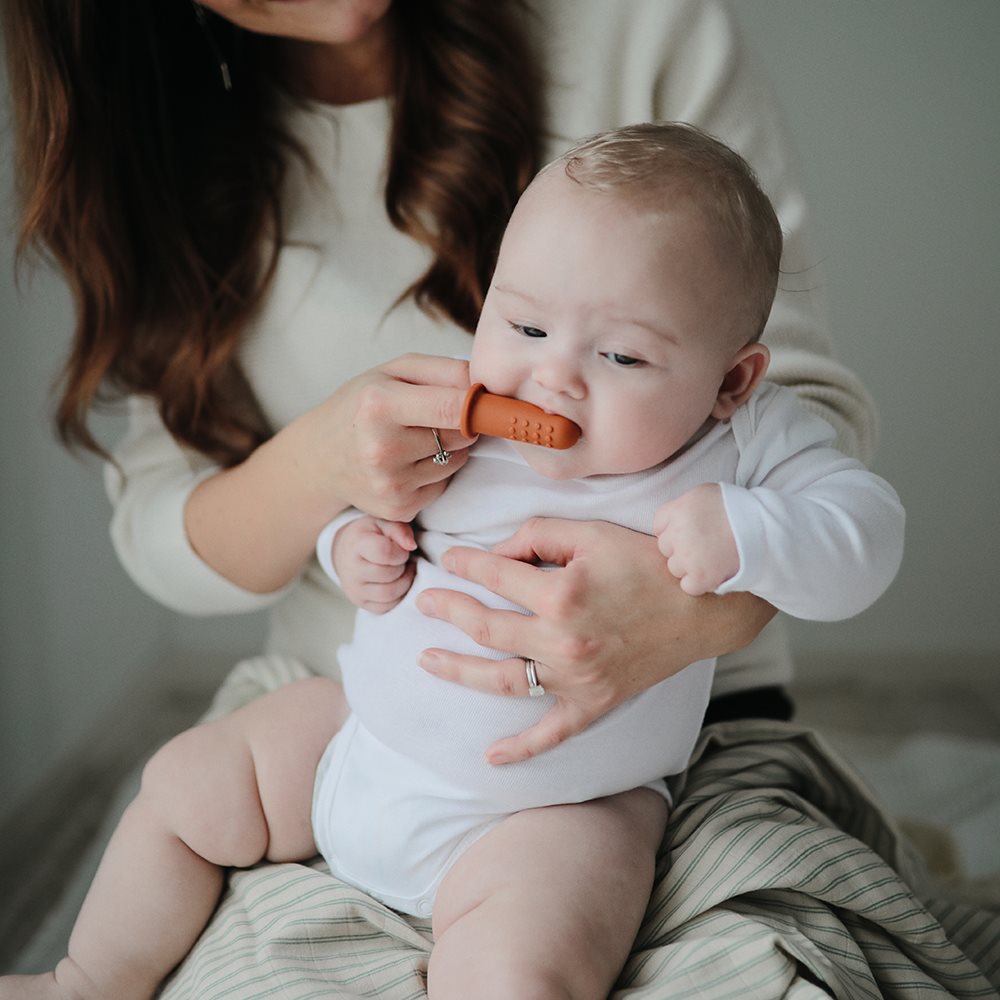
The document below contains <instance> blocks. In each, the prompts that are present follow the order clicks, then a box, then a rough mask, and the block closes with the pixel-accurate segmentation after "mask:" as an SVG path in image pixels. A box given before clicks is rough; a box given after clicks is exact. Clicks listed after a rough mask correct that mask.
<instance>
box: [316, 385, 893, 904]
mask: <svg viewBox="0 0 1000 1000" xmlns="http://www.w3.org/2000/svg"><path fill="white" fill-rule="evenodd" d="M832 441H833V431H832V429H831V428H830V427H829V425H828V424H826V423H825V422H824V421H823V420H821V419H819V418H818V417H816V416H813V415H812V414H809V413H807V412H806V411H805V410H804V409H803V408H802V406H801V404H799V402H798V401H797V399H796V397H795V394H794V393H793V392H791V391H790V390H787V389H781V388H778V387H777V386H774V385H766V386H764V387H762V388H761V389H760V390H758V392H757V393H756V394H755V395H754V396H753V398H752V399H751V400H750V401H749V402H748V403H746V404H745V405H744V406H742V407H741V408H740V409H739V410H737V412H736V413H735V414H734V415H733V417H732V418H731V420H730V421H728V422H725V423H722V424H717V425H715V426H714V427H712V428H711V429H710V430H709V431H708V432H707V433H706V434H704V435H703V436H702V437H701V438H700V439H698V440H697V441H696V442H695V443H694V444H692V445H691V446H689V447H688V448H687V449H686V450H684V451H683V452H682V453H681V454H679V455H676V456H674V457H673V458H672V459H671V460H670V461H668V462H666V463H664V464H663V465H659V466H657V467H655V468H653V469H650V470H647V471H645V472H640V473H636V474H632V475H616V476H594V477H590V478H587V479H582V480H570V481H565V480H550V479H546V478H544V477H542V476H540V475H538V474H537V473H536V472H534V471H533V470H532V469H531V468H530V466H528V464H527V463H526V462H525V461H524V459H523V458H522V457H521V455H520V454H519V453H518V452H517V451H516V449H515V448H514V447H513V446H512V445H511V444H509V443H508V442H506V441H498V440H495V439H487V438H481V439H480V441H479V442H478V443H477V444H476V445H475V446H474V449H473V455H472V458H471V459H470V460H469V462H468V464H467V465H466V466H465V467H464V468H463V469H461V470H460V471H459V472H458V473H456V475H455V476H454V477H453V479H452V480H451V482H450V483H449V486H448V488H447V490H445V492H444V494H443V495H442V496H441V497H440V498H439V499H438V500H436V501H434V502H433V503H432V504H430V505H429V506H428V507H426V508H425V509H424V510H423V511H422V512H421V514H420V516H419V519H418V526H417V527H418V531H417V540H418V543H419V546H420V549H419V551H420V555H419V557H418V558H417V560H416V564H417V574H416V577H415V579H414V582H413V585H412V586H411V588H410V590H409V592H408V594H407V595H406V597H405V598H404V599H403V601H402V602H401V603H400V604H399V605H398V606H397V607H395V608H394V609H393V610H392V611H390V612H389V613H387V614H385V615H381V616H379V615H373V614H370V613H368V612H365V611H359V612H358V617H357V625H356V630H355V635H354V639H353V641H352V642H351V643H349V644H347V645H345V646H342V647H341V649H340V651H339V659H340V666H341V671H342V676H343V679H344V686H345V690H346V693H347V698H348V701H349V702H350V705H351V708H352V713H353V714H352V716H351V718H350V720H349V721H348V723H347V724H346V725H345V727H344V729H343V730H342V731H341V732H340V733H338V735H337V736H336V737H335V738H334V740H333V741H332V743H331V745H330V747H329V749H328V751H327V753H326V755H325V756H324V760H323V763H322V764H321V767H320V771H319V774H318V777H317V784H316V792H315V798H314V807H313V823H314V828H315V836H316V843H317V846H318V847H319V849H320V851H321V852H322V853H323V855H324V857H325V858H326V860H327V861H328V862H329V863H330V865H331V868H332V869H333V871H334V872H335V873H336V874H337V875H338V876H340V877H342V878H344V879H345V880H347V881H349V882H352V883H354V884H356V885H358V886H360V887H361V888H363V889H364V890H365V891H367V892H368V893H370V894H371V895H373V896H375V897H377V898H379V899H381V900H382V901H384V902H385V903H387V904H388V905H390V906H392V907H393V908H395V909H398V910H401V911H403V912H407V913H414V914H417V913H421V914H427V913H430V911H431V909H432V907H433V900H434V895H435V893H436V891H437V888H438V886H439V884H440V882H441V879H442V878H443V876H444V874H445V873H446V872H447V870H448V868H449V867H450V865H451V864H452V863H453V862H454V860H455V859H456V858H457V857H458V855H459V854H460V853H461V852H462V851H463V850H465V849H466V848H467V847H468V846H469V845H470V844H471V843H472V842H473V841H475V840H476V839H478V838H479V837H481V836H482V835H483V834H484V833H486V832H487V831H489V830H490V829H491V828H492V827H493V826H495V825H496V824H497V823H498V822H500V821H501V820H502V819H503V818H504V817H505V816H507V815H509V814H510V813H512V812H516V811H519V810H522V809H529V808H533V807H536V806H545V805H554V804H557V803H567V802H580V801H584V800H587V799H593V798H598V797H600V796H604V795H610V794H613V793H616V792H621V791H626V790H628V789H631V788H636V787H640V786H650V787H654V788H657V789H658V790H660V791H661V792H662V793H663V794H664V795H666V794H667V793H666V786H665V783H664V781H663V777H664V776H665V775H669V774H674V773H676V772H679V771H681V770H683V768H684V767H685V766H686V765H687V760H688V757H689V755H690V752H691V750H692V748H693V746H694V743H695V740H696V738H697V735H698V732H699V730H700V728H701V722H702V717H703V715H704V711H705V707H706V705H707V703H708V700H709V694H710V690H711V684H712V673H713V668H714V661H711V660H706V661H700V662H698V663H694V664H691V665H690V666H688V667H686V668H685V669H684V670H682V671H680V672H679V673H678V674H676V675H674V676H673V677H671V678H669V679H667V680H665V681H663V682H661V683H660V684H658V685H656V686H654V687H653V688H651V689H650V690H648V691H646V692H644V693H642V694H640V695H637V696H636V697H634V698H632V699H631V700H629V701H627V702H625V703H624V704H622V705H620V706H619V707H617V708H616V709H614V710H613V711H611V712H609V713H608V714H607V715H606V716H604V717H603V718H601V719H599V720H598V721H597V722H596V723H594V724H593V725H591V726H590V727H589V728H588V729H586V730H585V731H584V732H582V733H580V734H579V735H577V736H574V737H572V738H571V739H569V740H567V741H566V742H565V743H563V744H561V745H560V746H558V747H556V748H555V749H554V750H551V751H549V752H547V753H545V754H542V755H540V756H538V757H535V758H533V759H531V760H528V761H525V762H523V763H519V764H508V765H504V766H499V767H497V766H491V765H489V764H487V763H486V762H485V758H484V753H485V750H486V748H487V747H488V746H489V745H490V744H491V743H493V742H494V741H495V740H497V739H500V738H502V737H504V736H509V735H511V734H513V733H517V732H520V731H522V730H524V729H526V728H527V727H529V726H531V725H533V724H534V723H535V722H537V721H538V720H539V719H540V718H541V716H542V715H543V714H544V713H545V712H546V711H547V710H548V709H549V707H550V706H551V702H552V698H551V696H548V695H547V696H545V697H542V698H510V697H501V696H499V695H493V694H486V693H483V692H479V691H474V690H471V689H469V688H466V687H462V686H459V685H457V684H452V683H450V682H448V681H444V680H441V679H439V678H437V677H434V676H432V675H431V674H428V673H427V672H425V671H424V670H422V669H421V668H420V667H419V666H418V665H417V662H416V661H417V657H418V655H419V654H420V652H421V651H422V650H424V649H426V648H428V647H430V646H440V647H444V648H448V649H453V650H456V651H459V652H467V653H470V654H473V655H477V656H483V657H490V658H495V659H501V658H506V657H507V656H510V655H515V656H516V655H518V651H517V650H510V651H508V652H506V653H499V652H495V651H492V650H488V649H483V648H482V647H479V646H478V645H476V644H475V643H474V642H473V641H472V640H471V639H470V638H469V637H467V636H466V635H465V634H464V633H462V632H460V631H459V630H458V629H457V628H455V627H454V626H451V625H449V624H448V623H446V622H441V621H438V620H436V619H432V618H428V617H427V616H425V615H423V614H422V613H421V612H420V611H418V610H417V608H416V605H415V600H416V597H417V595H418V594H419V593H420V592H421V591H422V590H423V589H425V588H427V587H445V588H451V589H462V590H465V591H467V592H469V593H472V594H473V595H474V596H475V597H476V598H478V599H479V600H480V601H482V602H483V603H484V604H487V605H491V606H494V607H508V608H514V607H515V606H514V605H510V604H506V603H505V602H504V601H503V600H502V599H500V598H498V597H496V595H494V594H491V593H489V592H488V591H486V590H484V589H483V588H481V587H478V586H477V585H474V584H470V583H468V582H467V581H464V580H461V579H459V578H457V577H455V576H452V575H451V574H449V573H447V572H446V571H445V570H444V569H442V568H441V566H440V557H441V555H442V553H443V552H444V551H445V549H447V548H448V547H450V546H452V545H456V544H459V545H470V546H476V547H481V548H489V547H490V546H492V545H494V544H495V543H497V542H499V541H501V540H503V539H505V538H508V537H509V536H510V535H512V534H513V533H514V532H515V531H516V530H517V528H518V527H519V526H520V525H521V524H522V523H523V522H524V521H525V520H527V519H528V518H529V517H531V516H535V515H541V516H552V517H568V518H574V519H580V520H591V519H599V520H606V521H614V522H615V523H618V524H621V525H623V526H625V527H628V528H631V529H633V530H636V531H642V532H645V533H647V534H651V533H652V523H653V515H654V513H655V511H656V509H657V508H658V507H659V506H660V505H661V504H663V503H665V502H666V501H667V500H670V499H673V498H675V497H678V496H680V495H681V494H682V493H685V492H687V491H688V490H689V489H691V488H692V487H694V486H697V485H699V484H701V483H706V482H719V483H722V484H723V487H722V488H723V497H724V501H725V505H726V513H727V515H728V517H729V521H730V524H731V526H732V529H733V533H734V536H735V538H736V542H737V547H738V550H739V554H740V570H739V572H738V574H737V575H736V576H735V577H733V578H732V579H730V580H728V581H727V582H726V583H725V584H724V585H723V586H722V587H720V588H719V590H718V591H717V592H718V593H729V592H732V591H752V592H753V593H755V594H757V595H759V596H760V597H763V598H765V599H766V600H768V601H770V602H771V603H772V604H774V605H775V606H777V607H778V608H779V609H781V610H784V611H786V612H789V613H790V614H792V615H795V616H796V617H801V618H809V619H818V620H834V619H838V618H846V617H849V616H850V615H853V614H856V613H857V612H859V611H861V610H863V609H864V608H865V607H867V606H868V605H869V604H871V603H872V601H874V600H875V599H876V598H877V597H878V596H879V595H880V594H881V593H882V591H883V590H884V589H885V588H886V587H887V586H888V584H889V583H890V581H891V580H892V578H893V577H894V576H895V573H896V571H897V569H898V568H899V563H900V559H901V556H902V540H903V520H904V515H903V509H902V507H901V505H900V503H899V499H898V497H897V496H896V494H895V492H894V491H893V490H892V488H891V487H890V486H889V485H888V484H887V483H886V482H885V481H884V480H882V479H880V478H879V477H878V476H875V475H874V474H872V473H871V472H869V471H867V470H866V469H865V468H864V467H863V466H862V465H861V464H860V463H858V462H856V461H854V460H853V459H850V458H847V457H845V456H844V455H843V454H841V453H840V452H838V451H836V450H835V449H834V448H833V447H832ZM352 516H359V515H357V513H356V512H355V513H354V514H348V515H345V516H342V517H341V518H338V519H337V520H336V521H334V522H333V523H332V524H331V525H330V526H328V528H327V529H326V530H325V531H324V533H323V535H322V536H321V538H320V541H319V543H318V545H317V552H318V555H319V557H320V560H321V562H323V563H324V565H325V567H326V568H327V569H328V571H329V572H332V567H331V566H330V555H329V553H330V546H331V542H332V538H333V535H334V534H335V533H336V531H337V530H339V528H340V527H342V526H343V525H344V524H345V523H346V522H347V520H349V519H350V518H351V517H352ZM516 610H521V611H523V610H524V609H516Z"/></svg>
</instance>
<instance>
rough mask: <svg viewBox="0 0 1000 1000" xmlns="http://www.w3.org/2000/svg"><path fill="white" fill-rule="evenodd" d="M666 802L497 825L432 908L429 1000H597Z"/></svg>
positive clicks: (632, 931)
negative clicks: (510, 999)
mask: <svg viewBox="0 0 1000 1000" xmlns="http://www.w3.org/2000/svg"><path fill="white" fill-rule="evenodd" d="M666 817H667V809H666V803H665V802H664V801H663V799H662V798H661V797H660V796H659V795H657V794H656V793H655V792H653V791H650V790H649V789H648V788H639V789H635V790H634V791H631V792H624V793H622V794H621V795H615V796H611V797H610V798H605V799H597V800H595V801H593V802H584V803H581V804H579V805H568V806H549V807H547V808H544V809H529V810H526V811H525V812H521V813H515V814H514V815H513V816H510V817H509V818H508V819H505V820H504V821H503V822H502V823H501V824H500V825H499V826H497V827H496V828H495V829H494V830H491V831H490V833H488V834H487V835H486V836H485V837H483V838H482V839H481V840H479V841H477V842H476V843H475V844H473V845H472V847H470V848H469V850H468V851H466V853H465V854H464V855H462V857H461V858H459V860H458V861H457V862H456V863H455V865H454V867H453V868H452V869H451V870H450V871H449V872H448V874H447V876H446V877H445V879H444V881H443V882H442V883H441V888H440V889H439V890H438V895H437V899H436V901H435V906H434V940H435V946H434V950H433V951H432V952H431V961H430V969H429V973H428V993H429V996H430V997H431V998H432V1000H451V998H453V997H454V998H468V997H476V998H477V1000H489V998H492V997H497V998H509V997H517V998H518V1000H554V998H560V1000H565V998H567V997H572V998H573V1000H585V998H589V997H594V998H600V1000H604V998H605V997H607V995H608V993H609V992H610V991H611V988H612V986H613V984H614V981H615V979H616V978H617V977H618V973H619V972H620V971H621V968H622V966H623V965H624V964H625V959H626V958H627V957H628V953H629V950H630V948H631V946H632V942H633V941H634V939H635V935H636V933H637V932H638V930H639V925H640V923H641V922H642V918H643V915H644V913H645V912H646V906H647V904H648V902H649V893H650V891H651V889H652V884H653V870H654V867H655V859H656V851H657V848H658V847H659V845H660V841H661V839H662V837H663V830H664V826H665V824H666Z"/></svg>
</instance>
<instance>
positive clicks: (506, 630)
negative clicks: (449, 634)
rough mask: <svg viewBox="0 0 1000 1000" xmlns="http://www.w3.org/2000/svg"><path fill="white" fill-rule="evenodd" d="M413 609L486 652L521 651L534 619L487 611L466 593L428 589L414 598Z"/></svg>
mask: <svg viewBox="0 0 1000 1000" xmlns="http://www.w3.org/2000/svg"><path fill="white" fill-rule="evenodd" d="M417 607H418V608H419V609H420V611H422V612H423V613H424V614H425V615H427V616H428V618H439V619H441V620H443V621H447V622H450V623H451V624H452V625H454V626H455V627H456V628H459V629H461V630H462V631H463V632H464V633H465V634H466V635H467V636H469V638H470V639H472V640H473V641H474V642H477V643H478V644H479V645H480V646H485V647H486V648H487V649H495V650H497V651H498V652H501V653H502V652H507V653H514V652H516V651H518V650H520V649H522V648H524V644H525V643H526V641H530V639H528V637H529V636H530V634H531V631H532V630H533V628H534V627H535V626H536V623H537V619H536V618H532V617H530V616H528V615H525V614H523V613H521V612H520V611H501V610H496V609H494V608H488V607H486V605H485V604H482V603H481V602H479V601H477V600H476V599H475V598H474V597H472V596H471V595H469V594H464V593H461V592H460V591H457V590H443V589H437V588H429V589H427V590H425V591H423V592H422V593H421V594H420V596H419V597H418V598H417Z"/></svg>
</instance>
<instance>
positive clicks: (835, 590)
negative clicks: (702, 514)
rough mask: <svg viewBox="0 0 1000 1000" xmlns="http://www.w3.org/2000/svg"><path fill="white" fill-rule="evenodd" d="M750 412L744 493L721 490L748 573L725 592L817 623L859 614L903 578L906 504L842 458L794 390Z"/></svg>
mask: <svg viewBox="0 0 1000 1000" xmlns="http://www.w3.org/2000/svg"><path fill="white" fill-rule="evenodd" d="M744 410H745V411H746V412H743V411H739V412H738V414H737V415H736V416H735V417H734V432H735V433H736V436H737V439H738V440H740V439H743V440H742V441H741V445H742V448H741V459H740V468H739V475H738V484H737V485H732V484H727V483H723V484H721V485H722V492H723V500H724V503H725V507H726V514H727V516H728V518H729V522H730V526H731V528H732V530H733V535H734V537H735V539H736V544H737V549H738V551H739V556H740V570H739V572H738V573H737V575H736V576H735V577H733V578H732V579H730V580H728V581H726V583H725V584H724V585H723V586H722V587H720V588H719V590H718V593H730V592H733V591H750V592H752V593H754V594H757V595H758V596H759V597H763V598H764V599H765V600H767V601H770V603H772V604H773V605H775V606H776V607H777V608H779V609H780V610H782V611H785V612H787V613H788V614H790V615H794V616H795V617H797V618H807V619H811V620H815V621H836V620H838V619H842V618H849V617H851V616H852V615H855V614H858V613H859V612H861V611H863V610H864V609H865V608H867V607H868V606H869V605H870V604H872V603H873V602H874V601H875V600H877V599H878V597H879V596H881V594H882V593H883V592H884V591H885V589H886V588H887V587H888V586H889V584H890V583H891V582H892V580H893V578H894V577H895V575H896V573H897V571H898V570H899V566H900V562H901V560H902V555H903V533H904V522H905V514H904V511H903V507H902V504H901V503H900V501H899V497H898V496H897V495H896V493H895V491H894V490H893V488H892V487H891V486H890V485H889V484H888V483H887V482H886V481H885V480H884V479H882V478H881V477H879V476H876V475H875V474H874V473H872V472H869V471H868V470H867V469H865V468H864V467H863V466H862V465H861V464H860V463H859V462H857V461H855V460H854V459H851V458H848V457H847V456H845V455H843V454H842V453H840V452H838V451H837V450H836V449H834V448H833V447H832V446H831V445H832V440H833V432H832V430H831V429H830V427H829V425H827V424H826V423H825V422H824V421H822V420H820V419H818V418H816V417H815V416H813V415H812V414H809V413H807V412H805V411H804V410H803V408H802V407H801V405H800V404H799V403H798V402H797V400H796V399H795V398H794V396H792V394H791V393H789V392H787V391H786V390H778V389H772V390H766V391H765V392H763V393H760V394H758V396H757V397H755V398H754V399H753V400H752V401H751V402H750V404H748V405H747V407H745V408H744ZM744 442H747V443H744Z"/></svg>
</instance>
